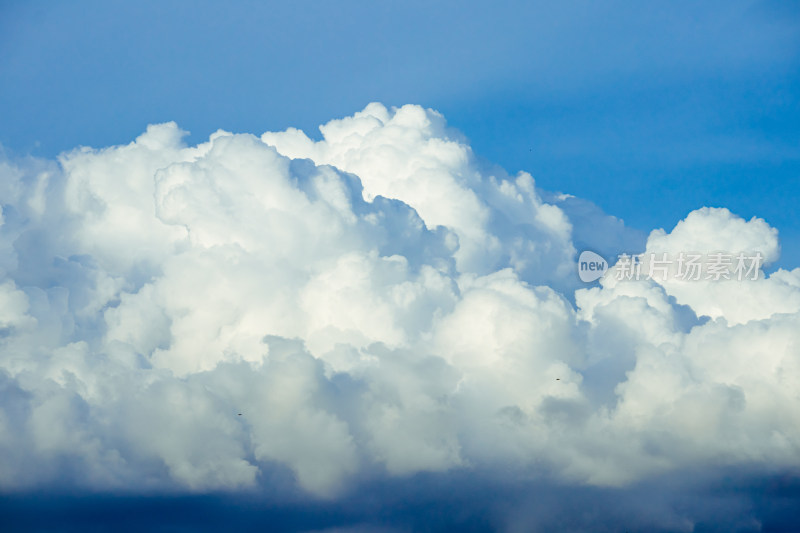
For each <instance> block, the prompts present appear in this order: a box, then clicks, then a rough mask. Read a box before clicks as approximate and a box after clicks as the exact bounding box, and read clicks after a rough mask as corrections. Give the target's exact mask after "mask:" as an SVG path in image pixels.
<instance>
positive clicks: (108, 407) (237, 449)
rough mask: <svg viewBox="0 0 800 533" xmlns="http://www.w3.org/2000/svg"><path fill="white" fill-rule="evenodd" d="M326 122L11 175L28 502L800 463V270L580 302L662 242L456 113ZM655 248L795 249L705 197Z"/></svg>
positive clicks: (1, 296) (3, 247)
mask: <svg viewBox="0 0 800 533" xmlns="http://www.w3.org/2000/svg"><path fill="white" fill-rule="evenodd" d="M321 131H322V136H323V137H322V140H320V141H313V140H311V139H310V138H309V137H307V136H306V135H305V134H304V133H303V132H300V131H298V130H287V131H284V132H279V133H265V134H263V135H262V136H261V137H260V138H259V137H255V136H253V135H234V134H230V133H227V132H223V131H219V132H217V133H215V134H213V135H212V136H211V138H210V139H209V140H208V142H205V143H202V144H199V145H197V146H186V145H185V144H183V142H182V138H183V135H184V132H182V131H181V130H180V129H179V128H178V126H177V125H176V124H174V123H167V124H160V125H153V126H150V127H148V128H147V131H146V132H145V133H144V134H142V135H141V136H140V137H138V138H137V139H136V140H135V141H134V142H132V143H130V144H128V145H125V146H114V147H110V148H105V149H86V148H81V149H76V150H74V151H73V152H70V153H65V154H63V155H62V156H61V157H60V158H59V160H58V162H47V161H38V160H21V161H5V162H3V163H2V166H0V186H2V189H0V193H1V194H2V218H1V219H0V222H2V226H0V486H2V490H4V491H17V490H24V489H29V488H36V487H48V486H65V485H66V486H77V487H84V488H89V489H92V490H125V491H133V492H147V491H153V490H155V491H178V492H181V491H190V492H208V491H217V490H239V489H250V488H252V489H256V488H257V487H259V486H262V485H264V484H269V483H272V481H270V480H274V479H280V480H286V479H290V480H291V481H290V482H289V483H290V485H291V486H292V487H294V488H295V489H298V488H299V489H300V490H301V491H304V492H305V493H307V494H309V495H311V496H312V497H316V498H323V499H324V498H337V497H340V496H341V495H342V494H345V493H347V491H348V490H350V488H352V487H353V486H356V485H357V484H358V483H360V482H362V481H363V480H364V479H374V478H382V477H389V478H392V477H397V476H401V477H402V476H409V475H412V474H416V473H422V472H450V471H464V470H466V471H479V470H492V469H496V468H511V469H512V470H513V471H515V472H520V473H522V474H519V475H530V476H539V475H542V476H550V477H553V478H555V479H559V480H562V481H565V482H569V483H576V484H583V485H601V486H606V485H613V486H623V485H625V484H628V483H631V482H634V481H637V480H641V479H644V478H646V477H648V476H652V475H655V474H661V473H665V472H670V471H675V470H678V469H686V468H694V467H697V466H699V465H706V466H708V465H716V466H729V465H744V464H747V465H760V466H763V467H764V468H768V469H774V468H784V467H798V466H800V453H798V450H799V447H800V397H799V396H798V391H800V269H795V270H792V271H784V270H779V271H777V272H775V273H773V274H771V275H770V276H765V275H764V274H763V273H758V274H757V276H756V277H757V279H752V280H746V281H736V280H723V281H714V280H705V279H703V280H699V281H682V280H667V281H659V280H657V279H644V278H643V279H639V280H635V279H632V280H627V279H616V278H615V277H614V275H613V274H614V272H615V268H616V269H617V270H618V268H619V265H618V266H617V267H615V268H612V269H611V270H610V271H609V273H608V274H607V275H606V276H605V277H604V278H603V279H602V280H601V281H600V283H599V284H596V285H595V286H590V287H582V286H581V284H580V282H579V280H578V277H577V274H576V264H575V262H576V257H577V252H579V251H580V249H581V248H583V247H584V246H586V245H591V244H592V243H593V242H594V243H595V244H596V249H597V250H599V251H601V252H605V253H606V254H608V253H609V252H612V251H613V252H614V253H617V252H629V253H632V252H641V251H642V250H634V249H625V246H634V243H635V242H636V238H635V232H632V231H631V230H628V229H626V228H625V227H624V225H623V224H622V222H621V221H619V220H617V219H615V218H613V217H609V216H607V215H604V214H603V213H602V212H600V211H599V210H598V209H597V208H595V207H594V206H592V205H591V204H589V203H588V202H585V201H582V200H578V199H575V198H571V197H568V196H556V195H548V194H547V193H544V192H542V191H538V190H537V189H536V187H535V184H534V180H533V178H532V177H531V175H529V174H527V173H524V172H521V173H519V174H518V175H516V176H509V175H507V174H506V173H504V172H503V171H501V170H499V169H496V168H490V167H488V166H487V165H486V164H483V163H481V162H479V161H478V160H477V159H476V158H475V157H474V155H473V153H472V151H471V149H470V147H469V146H468V145H467V144H466V143H465V142H464V141H463V139H462V138H461V137H460V136H459V135H458V134H457V133H455V132H451V131H450V130H448V128H447V127H446V124H445V122H444V119H443V118H442V117H441V116H440V115H439V114H438V113H436V112H434V111H431V110H425V109H422V108H420V107H417V106H404V107H402V108H399V109H391V110H389V109H387V108H385V107H384V106H382V105H380V104H370V105H369V106H367V107H366V108H365V109H364V110H363V111H362V112H359V113H356V114H355V115H354V116H352V117H348V118H345V119H342V120H334V121H331V122H329V123H328V124H326V125H324V126H322V127H321ZM645 251H646V252H653V253H661V252H668V253H670V254H677V253H680V252H681V251H685V252H703V253H711V252H718V251H728V252H730V253H732V254H735V253H739V252H747V253H755V252H758V253H760V254H761V255H762V256H763V257H764V260H765V262H766V263H769V262H770V261H773V260H774V259H775V258H776V257H777V255H778V252H779V246H778V239H777V232H776V231H775V230H774V229H773V228H771V227H770V226H769V225H768V224H766V223H765V222H764V221H763V220H760V219H753V220H750V221H745V220H743V219H741V218H739V217H737V216H736V215H734V214H732V213H730V212H729V211H728V210H726V209H710V208H702V209H699V210H697V211H694V212H692V213H690V214H689V215H688V216H687V217H686V218H685V219H684V220H683V221H681V222H680V223H679V224H678V225H677V226H676V227H675V228H674V229H673V230H672V231H671V232H669V233H667V232H665V231H663V230H656V231H653V232H652V233H651V234H650V236H649V238H648V239H647V243H646V250H645ZM607 258H608V259H609V260H610V261H609V262H610V263H611V264H612V265H613V264H614V263H615V262H616V258H612V257H608V256H607ZM276 472H278V473H279V472H288V473H290V475H289V476H283V477H281V476H279V475H278V474H276ZM275 476H277V477H275ZM281 482H282V483H283V482H285V481H281ZM276 483H277V481H276Z"/></svg>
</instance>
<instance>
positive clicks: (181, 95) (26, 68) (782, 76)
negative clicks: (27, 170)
mask: <svg viewBox="0 0 800 533" xmlns="http://www.w3.org/2000/svg"><path fill="white" fill-rule="evenodd" d="M799 52H800V2H789V1H786V2H782V1H766V2H755V1H740V0H725V1H707V2H702V3H697V2H688V1H687V2H682V1H675V2H661V1H659V2H590V1H583V2H575V1H565V2H546V3H545V2H538V3H533V2H492V3H491V4H490V3H482V4H477V3H475V4H474V5H473V4H471V3H465V2H450V1H448V2H418V1H403V2H376V3H368V2H322V1H320V2H307V1H299V2H282V3H278V2H244V1H242V2H232V3H221V2H163V1H161V2H150V1H137V2H110V1H102V2H99V1H98V2H36V3H31V2H21V1H0V143H2V144H3V145H4V146H5V147H6V149H7V150H8V151H9V152H10V153H12V154H16V155H23V154H28V153H31V154H34V155H39V156H47V157H52V156H54V155H55V154H57V153H58V152H60V151H62V150H67V149H70V148H72V147H74V146H76V145H79V144H82V145H92V146H105V145H109V144H114V143H126V142H129V141H130V140H132V139H133V138H134V137H135V136H136V135H138V134H139V133H141V132H142V131H143V130H144V128H145V126H146V125H147V124H148V123H153V122H164V121H168V120H175V121H177V122H178V124H179V125H180V126H181V127H183V128H184V129H187V130H189V131H191V133H192V136H191V138H190V140H191V141H200V140H203V139H205V138H206V137H207V136H208V134H209V133H211V132H213V131H215V130H216V129H218V128H224V129H227V130H232V131H247V132H253V133H261V132H263V131H265V130H279V129H283V128H286V127H288V126H296V127H299V128H302V129H304V130H306V131H307V132H308V133H309V134H311V135H315V134H316V126H317V125H319V124H320V123H323V122H326V121H328V120H330V119H331V118H337V117H340V116H344V115H349V114H352V113H353V112H355V111H357V110H360V109H362V108H363V107H364V105H366V104H367V103H368V102H370V101H376V100H377V101H381V102H384V103H386V104H387V105H401V104H405V103H417V104H421V105H424V106H426V107H433V108H435V109H438V110H439V111H441V112H442V113H444V115H445V117H446V118H447V119H448V121H449V123H450V124H451V125H453V126H455V127H457V128H458V129H460V130H461V131H463V132H464V133H465V134H466V136H467V137H468V138H469V139H470V141H471V143H472V146H473V148H474V150H475V151H476V153H478V154H479V155H480V156H483V157H485V158H486V159H488V160H490V161H492V162H495V163H498V164H500V165H502V166H503V167H505V168H506V169H507V170H508V171H509V172H512V173H514V172H516V171H518V170H527V171H529V172H531V173H532V174H533V175H534V177H535V178H536V179H537V182H538V184H539V185H540V186H541V187H543V188H545V189H549V190H558V191H563V192H568V193H572V194H575V195H578V196H582V197H585V198H588V199H590V200H592V201H594V202H595V203H597V204H599V205H600V206H601V207H602V208H603V209H605V210H606V211H607V212H609V213H611V214H614V215H616V216H619V217H621V218H623V219H624V220H625V221H626V223H627V224H629V225H631V226H634V227H637V228H639V229H642V230H645V231H649V230H650V229H652V228H655V227H665V228H667V229H670V228H672V226H674V224H675V223H676V222H677V221H678V220H680V219H681V218H683V217H684V216H685V215H686V214H687V213H688V212H689V211H691V210H692V209H695V208H698V207H701V206H704V205H710V206H725V207H728V208H730V209H731V210H732V211H734V212H736V213H738V214H740V215H741V216H744V217H746V218H750V217H751V216H753V215H756V216H760V217H763V218H765V219H766V220H767V221H768V222H769V223H770V224H772V225H773V226H775V227H777V228H778V229H779V230H780V232H781V237H782V244H783V249H784V256H783V258H782V260H781V262H780V264H781V265H782V266H785V267H794V266H798V265H800V215H798V214H797V212H796V209H795V204H796V199H797V198H800V106H799V105H798V102H800V53H799Z"/></svg>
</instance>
